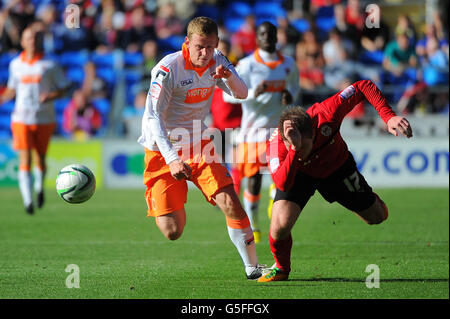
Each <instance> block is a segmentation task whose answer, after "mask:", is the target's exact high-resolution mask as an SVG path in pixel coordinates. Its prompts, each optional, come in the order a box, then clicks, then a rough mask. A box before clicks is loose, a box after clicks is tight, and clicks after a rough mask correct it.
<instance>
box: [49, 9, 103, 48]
mask: <svg viewBox="0 0 450 319" xmlns="http://www.w3.org/2000/svg"><path fill="white" fill-rule="evenodd" d="M71 3H72V4H75V5H77V6H78V8H79V9H80V11H79V13H80V20H79V26H78V27H73V28H68V27H65V26H64V27H62V28H59V29H58V34H57V36H58V37H59V38H60V39H61V40H62V49H63V50H65V51H77V50H93V49H94V48H95V44H96V42H95V39H94V34H93V28H94V25H95V16H94V15H95V13H96V10H95V6H94V4H92V3H91V2H90V1H84V2H83V0H71ZM71 14H73V13H72V12H71V11H70V10H69V11H64V12H63V17H62V19H63V21H66V19H67V21H70V17H69V15H71Z"/></svg>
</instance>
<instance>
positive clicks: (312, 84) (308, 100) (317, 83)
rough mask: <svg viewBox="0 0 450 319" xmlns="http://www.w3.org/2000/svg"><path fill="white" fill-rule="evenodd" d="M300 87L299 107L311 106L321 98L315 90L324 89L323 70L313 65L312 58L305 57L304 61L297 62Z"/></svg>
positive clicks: (313, 60)
mask: <svg viewBox="0 0 450 319" xmlns="http://www.w3.org/2000/svg"><path fill="white" fill-rule="evenodd" d="M297 67H298V70H299V77H300V87H301V98H302V101H301V105H311V104H313V103H314V102H315V101H317V100H319V99H320V98H321V96H320V95H318V93H317V89H319V88H322V87H324V85H325V81H324V74H323V69H322V68H319V67H317V66H316V64H315V59H314V57H312V56H310V55H307V56H306V57H305V59H304V60H297Z"/></svg>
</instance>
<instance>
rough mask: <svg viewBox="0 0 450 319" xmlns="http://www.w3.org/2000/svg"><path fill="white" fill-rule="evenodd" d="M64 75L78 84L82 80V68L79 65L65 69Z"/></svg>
mask: <svg viewBox="0 0 450 319" xmlns="http://www.w3.org/2000/svg"><path fill="white" fill-rule="evenodd" d="M66 76H67V78H68V79H69V80H70V81H71V82H74V83H76V84H77V85H78V86H80V85H81V84H82V83H83V80H84V69H83V68H79V67H74V68H69V69H67V70H66Z"/></svg>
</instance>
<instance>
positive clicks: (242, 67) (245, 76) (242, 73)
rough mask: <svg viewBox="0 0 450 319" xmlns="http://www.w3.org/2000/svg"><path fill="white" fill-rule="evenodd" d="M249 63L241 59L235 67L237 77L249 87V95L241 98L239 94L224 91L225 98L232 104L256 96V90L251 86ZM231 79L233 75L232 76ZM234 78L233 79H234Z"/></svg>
mask: <svg viewBox="0 0 450 319" xmlns="http://www.w3.org/2000/svg"><path fill="white" fill-rule="evenodd" d="M247 69H248V63H246V62H245V61H239V63H238V65H237V66H236V68H235V69H234V70H235V72H236V75H237V77H238V78H239V79H240V80H241V81H242V82H243V83H244V85H245V86H246V87H247V88H248V90H247V96H246V97H245V98H239V97H237V96H233V95H231V94H225V93H223V99H224V101H225V102H227V103H232V104H239V103H242V102H243V101H248V100H252V99H254V98H255V93H254V92H255V90H254V89H253V88H251V87H250V78H249V73H248V70H247ZM230 79H231V77H230ZM233 80H234V79H231V81H233Z"/></svg>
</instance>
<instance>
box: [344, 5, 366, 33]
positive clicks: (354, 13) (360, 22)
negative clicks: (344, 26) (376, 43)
mask: <svg viewBox="0 0 450 319" xmlns="http://www.w3.org/2000/svg"><path fill="white" fill-rule="evenodd" d="M345 19H346V21H347V23H348V24H349V25H352V26H354V27H355V28H356V29H357V30H360V31H361V30H362V29H363V27H364V20H365V17H364V13H363V12H362V11H361V6H360V2H359V0H348V1H347V7H346V8H345Z"/></svg>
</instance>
